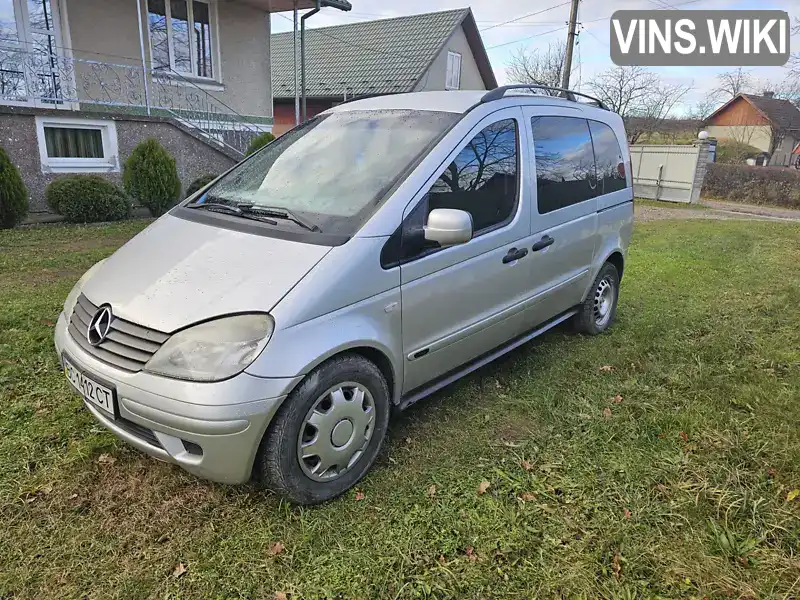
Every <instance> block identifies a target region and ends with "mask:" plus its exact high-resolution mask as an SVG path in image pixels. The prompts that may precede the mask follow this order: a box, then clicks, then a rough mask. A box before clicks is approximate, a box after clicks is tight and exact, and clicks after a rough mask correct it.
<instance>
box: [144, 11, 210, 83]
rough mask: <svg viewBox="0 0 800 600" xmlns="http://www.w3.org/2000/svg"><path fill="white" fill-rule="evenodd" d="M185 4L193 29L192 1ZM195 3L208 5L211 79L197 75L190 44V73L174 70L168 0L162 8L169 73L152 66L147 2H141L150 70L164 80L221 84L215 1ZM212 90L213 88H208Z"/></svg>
mask: <svg viewBox="0 0 800 600" xmlns="http://www.w3.org/2000/svg"><path fill="white" fill-rule="evenodd" d="M183 1H184V2H186V13H187V15H188V19H189V24H190V29H191V30H193V29H194V0H183ZM196 1H197V2H202V3H203V4H208V15H209V19H210V21H211V23H210V27H211V60H212V63H211V69H212V77H203V76H201V75H197V74H196V72H197V48H195V45H194V44H192V43H190V44H189V54H190V56H191V63H192V72H191V73H181V72H180V71H178V70H176V69H175V49H174V47H173V44H174V38H173V35H172V6H171V2H170V0H164V8H165V10H166V20H167V49H168V53H169V68H170V70H169V71H163V70H156V69H155V67H154V65H153V41H152V38H151V32H150V8H149V3H148V1H147V0H142V10H143V11H144V15H142V18H143V19H144V21H145V24H146V25H147V52H148V57H149V60H150V69H151V70H152V72H153V74H154V75H156V76H158V77H166V78H181V77H183V78H185V79H189V80H192V81H198V82H202V83H211V84H214V83H221V82H222V60H221V53H220V48H219V14H218V12H217V0H196ZM209 89H214V88H209Z"/></svg>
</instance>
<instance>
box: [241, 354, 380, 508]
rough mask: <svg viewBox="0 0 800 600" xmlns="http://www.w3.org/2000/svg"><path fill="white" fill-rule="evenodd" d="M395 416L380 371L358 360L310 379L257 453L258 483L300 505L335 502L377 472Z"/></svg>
mask: <svg viewBox="0 0 800 600" xmlns="http://www.w3.org/2000/svg"><path fill="white" fill-rule="evenodd" d="M343 384H344V385H343ZM337 390H341V391H342V393H341V394H339V393H338V392H337ZM348 395H349V397H348ZM358 398H362V401H361V403H360V406H359V403H357V402H355V401H356V400H357V399H358ZM370 406H371V409H370V410H367V409H368V408H369V407H370ZM390 412H391V401H390V397H389V388H388V386H387V384H386V380H385V379H384V377H383V375H382V374H381V372H380V369H378V367H377V366H375V364H373V363H372V362H370V361H369V360H367V359H366V358H364V357H362V356H359V355H357V354H346V355H342V356H337V357H335V358H333V359H331V360H329V361H327V362H325V363H323V364H321V365H320V366H318V367H317V368H316V369H314V370H313V371H312V372H311V373H309V374H308V376H307V377H306V378H305V379H304V380H303V381H302V382H301V383H300V385H299V386H297V388H295V389H294V391H293V392H292V393H291V394H290V395H289V397H288V398H287V399H286V401H285V402H284V403H283V406H281V408H280V409H279V410H278V413H277V414H276V415H275V418H274V419H273V421H272V423H271V424H270V426H269V428H268V429H267V432H266V433H265V434H264V438H263V439H262V441H261V445H260V446H259V449H258V454H257V456H256V460H255V463H254V465H253V474H254V478H255V479H256V481H257V482H259V483H260V484H262V485H263V486H264V487H267V488H269V489H271V490H273V491H274V492H276V493H278V494H279V495H281V496H283V497H284V498H285V499H287V500H289V501H291V502H294V503H296V504H304V505H310V504H319V503H321V502H326V501H327V500H331V499H332V498H336V497H337V496H339V495H341V494H343V493H344V492H346V491H347V490H349V489H350V488H351V487H353V486H354V485H355V484H356V483H358V481H360V480H361V478H362V477H364V475H366V473H367V471H369V469H370V467H372V464H373V463H374V462H375V459H376V458H377V456H378V453H379V452H380V449H381V445H382V444H383V439H384V437H385V436H386V429H387V427H388V425H389V413H390ZM370 415H371V424H370ZM345 421H346V422H345ZM348 423H349V424H348ZM317 426H318V427H317ZM362 430H363V431H364V433H363V434H362V433H361V432H362ZM370 431H371V433H369V432H370ZM348 435H349V436H350V437H348ZM301 436H302V437H301ZM345 440H349V441H345ZM337 444H343V445H339V446H337ZM315 452H317V454H315ZM351 452H355V454H352V455H351V454H350V453H351ZM301 454H303V455H306V457H305V458H301ZM348 457H349V458H348ZM348 460H349V461H350V464H348V465H344V466H342V465H338V464H337V463H336V461H341V462H345V461H348ZM330 465H333V466H330Z"/></svg>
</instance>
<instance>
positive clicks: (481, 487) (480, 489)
mask: <svg viewBox="0 0 800 600" xmlns="http://www.w3.org/2000/svg"><path fill="white" fill-rule="evenodd" d="M491 485H492V484H491V483H489V482H488V481H481V484H480V485H479V486H478V496H483V495H484V494H485V493H486V490H488V489H489V487H490V486H491Z"/></svg>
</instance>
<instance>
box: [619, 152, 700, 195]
mask: <svg viewBox="0 0 800 600" xmlns="http://www.w3.org/2000/svg"><path fill="white" fill-rule="evenodd" d="M708 151H709V147H708V143H707V142H704V141H703V142H698V143H697V144H694V145H692V146H688V145H686V146H659V145H655V144H653V145H651V144H642V145H633V146H631V163H632V168H633V190H634V194H635V195H636V196H637V197H638V198H650V199H652V200H667V201H670V202H686V203H690V202H697V201H698V200H699V199H700V190H701V188H702V187H703V178H704V177H705V172H706V165H707V163H708Z"/></svg>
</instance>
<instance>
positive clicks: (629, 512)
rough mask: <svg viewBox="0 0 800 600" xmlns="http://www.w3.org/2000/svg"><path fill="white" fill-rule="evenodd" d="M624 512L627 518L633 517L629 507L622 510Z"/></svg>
mask: <svg viewBox="0 0 800 600" xmlns="http://www.w3.org/2000/svg"><path fill="white" fill-rule="evenodd" d="M622 514H623V515H625V518H626V519H630V518H631V511H629V510H628V509H627V508H626V509H625V510H623V511H622Z"/></svg>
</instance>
